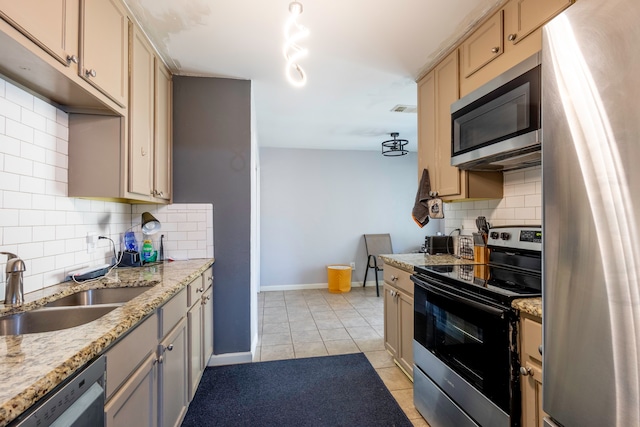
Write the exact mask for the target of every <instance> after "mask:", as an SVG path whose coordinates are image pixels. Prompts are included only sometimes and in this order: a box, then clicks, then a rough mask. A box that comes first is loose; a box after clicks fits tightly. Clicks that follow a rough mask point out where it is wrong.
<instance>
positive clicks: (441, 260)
mask: <svg viewBox="0 0 640 427" xmlns="http://www.w3.org/2000/svg"><path fill="white" fill-rule="evenodd" d="M380 258H382V260H383V261H384V263H385V264H388V265H392V266H394V267H397V268H399V269H401V270H404V271H407V272H409V273H413V267H415V266H416V265H451V264H453V265H459V264H475V263H474V262H473V260H470V259H462V258H457V257H455V256H453V255H447V254H438V255H429V254H425V253H412V254H390V255H380Z"/></svg>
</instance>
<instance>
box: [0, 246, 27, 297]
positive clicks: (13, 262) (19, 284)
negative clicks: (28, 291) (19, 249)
mask: <svg viewBox="0 0 640 427" xmlns="http://www.w3.org/2000/svg"><path fill="white" fill-rule="evenodd" d="M0 254H3V255H6V256H7V268H6V272H7V279H6V287H5V292H4V303H5V304H6V305H15V306H19V305H22V304H23V303H24V285H23V278H22V273H23V272H24V271H25V270H26V267H25V266H24V261H22V260H21V259H20V258H18V256H17V255H15V254H12V253H10V252H0Z"/></svg>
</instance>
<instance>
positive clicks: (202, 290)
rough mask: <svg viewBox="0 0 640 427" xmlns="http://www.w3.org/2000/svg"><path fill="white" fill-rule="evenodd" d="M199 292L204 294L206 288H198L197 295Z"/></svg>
mask: <svg viewBox="0 0 640 427" xmlns="http://www.w3.org/2000/svg"><path fill="white" fill-rule="evenodd" d="M198 292H204V288H198V289H196V293H198Z"/></svg>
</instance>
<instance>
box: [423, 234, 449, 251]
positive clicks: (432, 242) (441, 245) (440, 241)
mask: <svg viewBox="0 0 640 427" xmlns="http://www.w3.org/2000/svg"><path fill="white" fill-rule="evenodd" d="M422 252H424V253H427V254H429V255H435V254H451V255H453V237H451V236H426V237H425V238H424V246H423V248H422Z"/></svg>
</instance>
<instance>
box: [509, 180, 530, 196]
mask: <svg viewBox="0 0 640 427" xmlns="http://www.w3.org/2000/svg"><path fill="white" fill-rule="evenodd" d="M513 187H514V194H524V195H528V194H536V183H535V182H526V183H524V184H516V185H514V186H513Z"/></svg>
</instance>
